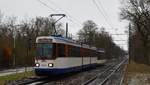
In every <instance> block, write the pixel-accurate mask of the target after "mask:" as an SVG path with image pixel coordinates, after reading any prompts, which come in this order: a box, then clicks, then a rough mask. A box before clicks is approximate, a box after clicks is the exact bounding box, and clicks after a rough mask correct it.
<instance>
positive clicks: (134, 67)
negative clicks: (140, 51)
mask: <svg viewBox="0 0 150 85" xmlns="http://www.w3.org/2000/svg"><path fill="white" fill-rule="evenodd" d="M126 72H134V73H150V66H148V65H145V64H139V63H135V62H134V61H131V62H130V63H129V64H128V65H127V69H126Z"/></svg>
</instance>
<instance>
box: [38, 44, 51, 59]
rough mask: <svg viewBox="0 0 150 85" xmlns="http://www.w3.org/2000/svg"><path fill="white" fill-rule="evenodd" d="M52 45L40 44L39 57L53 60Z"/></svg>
mask: <svg viewBox="0 0 150 85" xmlns="http://www.w3.org/2000/svg"><path fill="white" fill-rule="evenodd" d="M52 48H53V46H52V44H50V43H38V44H37V56H38V57H47V58H52Z"/></svg>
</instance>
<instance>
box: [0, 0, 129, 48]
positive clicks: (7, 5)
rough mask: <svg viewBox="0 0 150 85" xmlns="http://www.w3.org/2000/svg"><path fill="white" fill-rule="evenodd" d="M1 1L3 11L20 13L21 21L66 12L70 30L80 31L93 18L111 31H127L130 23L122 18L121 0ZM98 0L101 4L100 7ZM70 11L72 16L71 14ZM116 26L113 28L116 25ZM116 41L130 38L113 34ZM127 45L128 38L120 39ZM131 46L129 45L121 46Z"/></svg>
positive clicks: (64, 20)
mask: <svg viewBox="0 0 150 85" xmlns="http://www.w3.org/2000/svg"><path fill="white" fill-rule="evenodd" d="M40 1H42V2H43V3H45V4H46V5H47V6H48V7H49V8H48V7H46V6H45V5H43V4H42V3H40V2H39V0H0V10H1V11H2V12H3V13H4V15H7V16H12V15H13V16H17V17H18V18H19V19H20V20H21V19H24V18H33V17H36V16H44V17H47V16H49V15H50V14H52V13H65V14H66V15H67V16H68V18H64V19H62V20H61V22H63V23H65V22H68V23H69V32H70V33H72V34H74V35H75V34H76V33H77V32H78V30H79V29H81V28H82V23H83V22H85V21H86V20H93V21H94V22H95V23H96V24H97V25H98V27H102V26H103V27H105V28H107V29H106V31H108V32H109V33H111V34H115V33H119V34H120V33H124V31H125V30H127V29H126V26H127V22H125V21H121V20H120V17H119V12H120V7H121V4H120V0H99V1H98V0H40ZM94 1H96V4H97V5H98V6H99V10H98V9H97V7H96V5H95V3H94ZM68 14H69V15H68ZM112 27H113V28H112ZM113 39H114V40H120V39H121V40H127V36H126V35H120V36H119V35H113ZM116 43H117V44H127V41H116ZM121 46H123V48H124V49H127V45H121Z"/></svg>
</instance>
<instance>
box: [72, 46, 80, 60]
mask: <svg viewBox="0 0 150 85" xmlns="http://www.w3.org/2000/svg"><path fill="white" fill-rule="evenodd" d="M69 56H70V57H80V48H79V47H76V46H70V49H69Z"/></svg>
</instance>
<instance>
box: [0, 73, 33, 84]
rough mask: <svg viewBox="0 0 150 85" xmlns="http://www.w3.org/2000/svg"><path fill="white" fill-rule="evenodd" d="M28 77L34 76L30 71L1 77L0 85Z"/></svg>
mask: <svg viewBox="0 0 150 85" xmlns="http://www.w3.org/2000/svg"><path fill="white" fill-rule="evenodd" d="M30 76H34V73H33V72H32V71H29V72H23V73H16V74H11V75H7V76H1V77H0V85H4V84H5V83H6V82H8V81H13V80H19V79H23V78H26V77H30Z"/></svg>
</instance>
